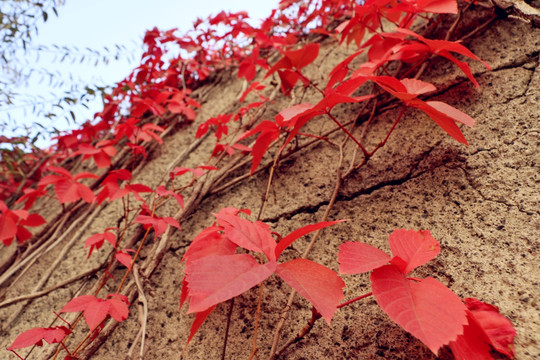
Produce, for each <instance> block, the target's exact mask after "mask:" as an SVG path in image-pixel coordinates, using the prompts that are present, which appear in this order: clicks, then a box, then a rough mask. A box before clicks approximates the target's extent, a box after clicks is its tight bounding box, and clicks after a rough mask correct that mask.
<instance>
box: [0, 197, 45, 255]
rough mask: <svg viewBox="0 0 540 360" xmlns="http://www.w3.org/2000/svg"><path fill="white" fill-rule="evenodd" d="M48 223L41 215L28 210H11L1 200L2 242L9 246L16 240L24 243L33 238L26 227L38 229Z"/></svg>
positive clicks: (0, 234) (0, 223)
mask: <svg viewBox="0 0 540 360" xmlns="http://www.w3.org/2000/svg"><path fill="white" fill-rule="evenodd" d="M45 223H46V221H45V219H43V217H42V216H41V215H39V214H30V213H29V212H28V211H26V210H9V209H8V207H7V206H6V204H5V203H4V202H3V201H2V200H0V241H1V242H3V243H4V245H5V246H9V245H10V244H11V243H12V242H13V240H14V239H15V238H17V240H18V241H19V243H22V242H24V241H26V240H28V239H30V238H31V237H32V233H31V232H30V231H28V230H27V229H26V227H36V226H40V225H43V224H45Z"/></svg>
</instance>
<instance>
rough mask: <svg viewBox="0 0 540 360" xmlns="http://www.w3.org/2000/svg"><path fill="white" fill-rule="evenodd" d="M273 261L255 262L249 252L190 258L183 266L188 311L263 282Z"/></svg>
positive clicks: (270, 273)
mask: <svg viewBox="0 0 540 360" xmlns="http://www.w3.org/2000/svg"><path fill="white" fill-rule="evenodd" d="M275 267H276V263H275V262H270V263H268V264H264V265H261V264H259V263H258V262H257V261H256V260H255V259H254V258H253V256H251V255H248V254H236V255H214V256H206V257H204V258H202V259H198V260H195V261H193V263H192V264H191V266H190V268H189V269H186V281H187V283H188V288H189V296H190V302H189V310H188V313H192V312H201V311H204V310H207V309H208V308H210V307H211V306H214V305H216V304H219V303H221V302H223V301H226V300H229V299H232V298H233V297H235V296H238V295H240V294H242V293H243V292H245V291H247V290H249V289H251V288H252V287H254V286H255V285H257V284H259V283H260V282H262V281H264V280H265V279H266V278H268V277H269V276H270V275H272V273H273V272H274V271H275Z"/></svg>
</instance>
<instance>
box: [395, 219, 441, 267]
mask: <svg viewBox="0 0 540 360" xmlns="http://www.w3.org/2000/svg"><path fill="white" fill-rule="evenodd" d="M388 242H389V243H390V249H391V250H392V254H393V255H394V256H396V257H399V258H400V260H402V261H396V262H394V261H393V260H392V261H391V262H392V263H393V264H394V265H396V266H397V267H398V268H399V270H400V271H401V272H402V273H403V274H405V275H407V274H408V273H410V272H411V270H412V269H414V268H416V267H418V266H420V265H424V264H425V263H427V262H428V261H430V260H431V259H433V258H435V257H436V256H437V255H438V254H439V252H440V251H441V246H440V244H439V242H438V241H437V240H435V239H434V238H433V237H432V236H431V233H430V232H429V231H428V230H420V231H416V230H405V229H399V230H394V232H392V234H390V236H389V237H388Z"/></svg>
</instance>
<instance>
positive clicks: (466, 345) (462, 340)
mask: <svg viewBox="0 0 540 360" xmlns="http://www.w3.org/2000/svg"><path fill="white" fill-rule="evenodd" d="M467 322H468V324H467V325H466V326H465V327H464V328H463V335H459V336H458V337H457V339H456V340H455V341H452V342H450V349H451V350H452V354H453V355H454V357H455V358H456V360H492V359H493V356H491V354H490V351H491V348H490V347H489V345H488V343H489V339H488V337H487V336H486V333H485V332H484V331H483V330H482V327H481V326H480V324H479V323H478V321H477V320H476V319H475V318H474V316H473V315H472V314H471V312H470V311H468V310H467Z"/></svg>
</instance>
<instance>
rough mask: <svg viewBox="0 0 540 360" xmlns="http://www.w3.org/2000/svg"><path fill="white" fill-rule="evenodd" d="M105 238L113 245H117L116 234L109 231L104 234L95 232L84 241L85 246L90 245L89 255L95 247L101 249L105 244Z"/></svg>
mask: <svg viewBox="0 0 540 360" xmlns="http://www.w3.org/2000/svg"><path fill="white" fill-rule="evenodd" d="M105 240H106V241H107V242H108V243H109V244H111V245H112V246H115V245H116V235H115V234H113V233H111V232H108V231H106V232H104V233H102V234H94V235H92V236H90V237H89V238H88V239H86V240H85V242H84V247H85V248H86V247H89V246H90V250H89V251H88V257H90V255H92V251H94V249H96V250H99V249H100V248H101V247H102V246H103V243H104V241H105Z"/></svg>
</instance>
